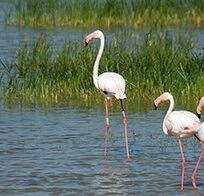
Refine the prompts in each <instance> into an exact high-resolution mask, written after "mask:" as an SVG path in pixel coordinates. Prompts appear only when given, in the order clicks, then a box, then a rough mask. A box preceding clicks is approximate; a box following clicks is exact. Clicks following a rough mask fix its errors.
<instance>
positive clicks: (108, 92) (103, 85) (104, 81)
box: [85, 30, 130, 158]
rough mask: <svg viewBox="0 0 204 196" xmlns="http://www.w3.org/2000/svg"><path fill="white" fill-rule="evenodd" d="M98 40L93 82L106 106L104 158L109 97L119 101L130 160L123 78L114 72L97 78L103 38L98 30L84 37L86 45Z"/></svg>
mask: <svg viewBox="0 0 204 196" xmlns="http://www.w3.org/2000/svg"><path fill="white" fill-rule="evenodd" d="M94 38H99V39H100V49H99V52H98V55H97V57H96V61H95V63H94V68H93V81H94V85H95V86H96V88H97V89H99V91H100V92H101V93H102V94H103V95H104V98H105V106H106V141H105V150H104V156H106V149H107V146H108V131H109V115H108V100H109V99H110V97H112V96H115V97H116V98H117V99H119V100H120V104H121V108H122V115H123V123H124V133H125V142H126V153H127V158H130V155H129V149H128V133H127V119H126V115H125V110H124V107H123V99H124V98H126V94H125V80H124V78H123V77H122V76H121V75H119V74H117V73H114V72H105V73H103V74H101V75H99V76H98V68H99V62H100V59H101V56H102V54H103V49H104V43H105V38H104V35H103V33H102V32H101V31H100V30H97V31H94V32H93V33H91V34H89V35H88V36H87V37H86V41H85V42H86V45H88V43H89V42H90V41H91V40H92V39H94Z"/></svg>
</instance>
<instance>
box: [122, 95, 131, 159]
mask: <svg viewBox="0 0 204 196" xmlns="http://www.w3.org/2000/svg"><path fill="white" fill-rule="evenodd" d="M120 104H121V108H122V115H123V123H124V133H125V144H126V153H127V158H128V159H129V158H130V155H129V148H128V133H127V119H126V115H125V110H124V107H123V100H122V99H120Z"/></svg>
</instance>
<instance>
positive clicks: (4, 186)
mask: <svg viewBox="0 0 204 196" xmlns="http://www.w3.org/2000/svg"><path fill="white" fill-rule="evenodd" d="M104 115H105V112H104V111H101V110H98V109H92V110H90V109H89V110H88V109H79V108H75V107H71V108H70V107H62V108H46V109H42V108H30V109H29V108H27V109H22V108H19V109H18V108H13V109H9V108H2V109H1V111H0V127H1V129H0V135H1V139H0V160H1V161H0V174H1V175H0V194H1V195H16V194H21V195H137V194H139V195H163V194H164V193H165V195H185V194H186V195H189V194H193V195H197V194H204V175H203V174H204V167H203V164H202V163H201V166H200V168H199V170H198V174H197V178H196V182H197V185H198V187H199V189H203V190H197V189H195V188H193V186H192V185H191V174H192V172H193V169H194V166H195V164H196V162H197V160H198V157H199V154H200V151H201V147H200V146H199V144H197V142H196V140H195V139H194V138H192V139H189V140H188V141H187V143H185V141H184V143H185V144H186V145H185V146H184V152H185V156H186V161H187V166H186V176H185V184H184V187H185V191H183V192H181V191H180V180H181V155H180V152H179V146H178V144H177V141H176V138H174V137H167V136H165V135H164V133H163V131H162V129H161V123H162V119H163V116H164V111H151V110H150V111H149V112H147V113H138V112H137V113H131V114H128V113H127V115H128V132H129V133H128V135H129V148H130V155H131V159H129V160H128V159H126V156H125V141H124V136H123V123H122V117H121V114H120V112H119V111H116V112H111V113H110V123H111V127H110V137H109V147H108V155H107V158H104V156H103V150H104V142H105V117H104Z"/></svg>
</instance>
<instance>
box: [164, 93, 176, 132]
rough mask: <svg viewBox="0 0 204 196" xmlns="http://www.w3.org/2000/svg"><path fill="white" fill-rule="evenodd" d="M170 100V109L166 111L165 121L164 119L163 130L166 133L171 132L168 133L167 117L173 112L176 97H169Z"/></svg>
mask: <svg viewBox="0 0 204 196" xmlns="http://www.w3.org/2000/svg"><path fill="white" fill-rule="evenodd" d="M169 101H170V105H169V109H168V111H167V112H166V115H165V117H164V121H163V131H164V133H165V134H166V135H169V134H168V129H167V127H166V124H165V122H166V119H167V117H168V115H169V114H170V113H171V112H172V110H173V108H174V98H173V96H170V97H169Z"/></svg>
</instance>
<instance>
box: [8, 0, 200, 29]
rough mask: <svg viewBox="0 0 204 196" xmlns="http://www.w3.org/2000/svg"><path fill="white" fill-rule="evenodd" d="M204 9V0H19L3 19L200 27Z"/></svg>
mask: <svg viewBox="0 0 204 196" xmlns="http://www.w3.org/2000/svg"><path fill="white" fill-rule="evenodd" d="M203 9H204V3H203V1H202V0H191V1H189V0H183V1H174V0H152V1H148V0H137V1H135V0H129V1H126V0H114V1H111V0H105V1H94V0H77V1H74V0H58V1H55V0H17V1H16V2H15V3H13V2H12V4H11V6H10V7H8V8H6V10H5V20H4V21H5V22H6V23H14V24H18V25H21V26H34V27H36V26H80V27H82V26H83V27H90V26H104V27H111V26H115V25H119V26H132V27H137V28H138V27H155V26H159V27H163V26H172V25H173V26H184V25H189V24H190V25H192V24H193V25H196V26H201V25H203V22H204V21H203V18H204V14H203V13H204V12H203Z"/></svg>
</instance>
